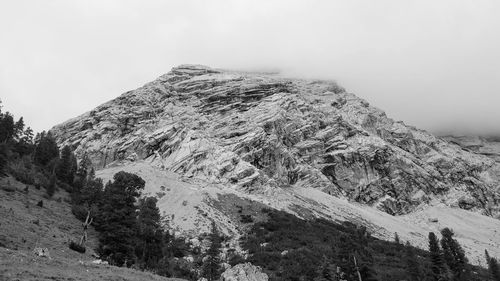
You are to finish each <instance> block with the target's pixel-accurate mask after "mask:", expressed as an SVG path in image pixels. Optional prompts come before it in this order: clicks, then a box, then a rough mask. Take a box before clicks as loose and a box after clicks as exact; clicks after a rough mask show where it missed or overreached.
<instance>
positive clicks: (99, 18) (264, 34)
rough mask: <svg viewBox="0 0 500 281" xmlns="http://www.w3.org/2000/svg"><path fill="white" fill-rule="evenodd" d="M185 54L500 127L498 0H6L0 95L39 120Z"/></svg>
mask: <svg viewBox="0 0 500 281" xmlns="http://www.w3.org/2000/svg"><path fill="white" fill-rule="evenodd" d="M182 63H197V64H205V65H209V66H213V67H222V68H236V69H281V70H282V71H283V72H284V73H287V75H292V76H305V77H311V78H327V79H333V80H337V81H338V82H339V83H340V84H341V85H343V86H344V87H345V88H347V89H348V90H349V91H351V92H353V93H355V94H357V95H358V96H360V97H363V98H365V99H367V100H368V101H369V102H370V103H371V104H372V105H375V106H377V107H379V108H382V109H383V110H385V111H386V112H387V114H388V115H389V116H391V117H393V118H395V119H398V120H403V121H405V123H407V124H412V125H416V126H418V127H421V128H424V129H428V130H431V131H434V132H435V131H453V130H455V131H458V132H474V133H496V134H500V109H499V107H500V1H496V0H492V1H481V0H471V1H457V0H450V1H434V0H433V1H422V0H419V1H402V0H394V1H381V0H377V1H373V0H366V1H352V0H346V1H327V0H325V1H311V0H308V1H290V0H283V1H269V0H266V1H256V0H248V1H233V0H231V1H229V0H226V1H208V0H203V1H186V0H182V1H181V0H179V1H124V0H116V1H106V0H98V1H89V0H81V1H69V0H47V1H36V0H34V1H23V0H12V1H6V0H0V99H1V100H2V101H3V105H4V110H9V111H11V112H13V113H14V114H15V115H16V116H17V117H19V116H24V117H25V119H26V120H27V122H28V123H29V124H30V125H32V127H34V129H35V130H36V131H40V130H44V129H49V128H50V127H52V126H53V125H55V124H57V123H60V122H63V121H65V120H66V119H69V118H71V117H74V116H77V115H79V114H81V113H83V112H86V111H88V110H90V109H92V108H94V107H95V106H97V105H99V104H101V103H103V102H105V101H107V100H110V99H112V98H114V97H116V96H118V95H120V94H121V93H123V92H125V91H127V90H131V89H135V88H137V87H139V86H141V85H143V84H144V83H146V82H148V81H151V80H153V79H155V78H156V77H158V76H160V75H161V74H163V73H166V72H168V71H169V70H170V68H172V67H173V66H176V65H178V64H182Z"/></svg>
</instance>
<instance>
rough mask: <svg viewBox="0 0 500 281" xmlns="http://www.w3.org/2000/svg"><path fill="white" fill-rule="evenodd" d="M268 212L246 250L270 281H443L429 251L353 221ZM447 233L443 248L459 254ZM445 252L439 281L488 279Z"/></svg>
mask: <svg viewBox="0 0 500 281" xmlns="http://www.w3.org/2000/svg"><path fill="white" fill-rule="evenodd" d="M263 212H265V213H266V214H267V215H268V220H267V221H264V222H258V223H256V224H254V225H253V227H252V228H251V230H250V232H249V233H248V235H247V236H246V237H244V238H243V239H242V245H243V247H244V248H245V249H246V250H248V252H249V254H250V256H249V258H248V261H250V262H252V263H253V264H255V265H259V266H261V267H262V268H263V269H264V271H265V272H266V273H268V275H269V276H270V279H271V280H348V281H350V280H359V279H358V278H359V277H358V272H359V275H361V278H362V280H365V281H366V280H384V281H391V280H438V279H435V275H434V274H433V272H432V270H431V269H432V268H433V264H434V262H433V260H432V256H431V255H430V254H429V252H427V251H423V250H420V249H417V248H414V247H412V246H411V245H409V244H408V243H406V245H404V244H402V242H401V241H394V242H388V241H382V240H379V239H376V238H374V237H371V236H370V234H369V233H368V232H367V231H366V229H365V228H363V227H358V226H356V225H354V224H351V223H348V222H344V223H334V222H330V221H326V220H323V219H313V220H302V219H299V218H297V217H295V216H293V215H291V214H288V213H285V212H281V211H275V210H269V209H264V210H263ZM444 232H445V235H443V239H442V240H441V241H442V244H443V245H444V244H446V245H447V249H450V248H454V249H455V250H452V252H455V253H458V252H460V250H458V249H459V245H458V244H456V240H455V241H453V238H452V235H451V236H450V232H448V231H444ZM434 236H435V235H434ZM452 244H453V245H452ZM451 245H452V246H451ZM446 251H448V250H445V251H444V253H443V251H441V250H440V249H439V245H438V250H437V253H438V256H439V261H438V262H439V268H440V270H441V271H439V272H438V273H439V274H440V272H444V271H446V274H443V276H442V278H441V279H439V280H488V277H487V273H486V271H485V270H484V269H480V268H477V267H473V266H471V265H469V264H467V263H460V262H458V263H457V262H456V261H457V260H459V259H460V258H462V257H460V258H459V259H455V258H454V257H449V256H448V258H445V257H446V256H447V254H446ZM447 259H448V260H447ZM354 260H356V264H355V263H354ZM452 265H455V266H458V267H460V266H462V267H463V268H460V269H459V270H462V269H464V270H466V272H467V273H469V272H470V274H469V275H467V277H465V273H464V274H463V276H461V275H460V274H456V272H458V271H459V270H457V269H456V268H454V267H452ZM464 272H465V271H464ZM341 277H342V278H344V279H340V278H341ZM335 278H337V279H335Z"/></svg>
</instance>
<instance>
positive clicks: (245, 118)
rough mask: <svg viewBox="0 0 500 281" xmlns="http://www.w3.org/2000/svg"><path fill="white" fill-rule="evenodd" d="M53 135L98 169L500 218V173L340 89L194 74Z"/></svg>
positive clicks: (131, 95) (401, 209) (260, 77)
mask: <svg viewBox="0 0 500 281" xmlns="http://www.w3.org/2000/svg"><path fill="white" fill-rule="evenodd" d="M52 132H53V133H54V135H55V136H56V138H57V141H58V143H59V144H60V145H71V147H73V148H74V149H76V153H77V155H78V156H80V157H81V156H83V154H84V153H87V154H88V156H89V157H90V159H91V160H92V162H93V165H94V166H95V167H96V168H98V169H102V168H106V167H110V166H113V165H117V164H120V165H126V163H132V162H134V161H141V160H146V161H148V162H149V163H152V165H155V166H157V167H159V168H161V169H165V170H169V171H172V172H175V173H177V174H180V175H182V176H184V177H187V178H194V179H199V180H203V181H205V182H207V183H212V184H221V185H223V186H227V187H230V188H233V189H236V190H240V191H244V192H245V193H249V194H263V193H266V192H270V191H272V190H275V189H287V188H292V187H313V188H316V189H319V190H321V191H323V192H325V193H327V194H330V195H334V196H337V197H345V198H347V199H349V200H351V201H355V202H359V203H363V204H368V205H371V206H375V207H377V208H378V209H380V210H383V211H384V212H387V213H389V214H392V215H400V214H406V213H409V212H412V211H413V210H415V208H416V207H418V206H419V205H422V204H427V203H430V202H431V201H432V200H438V201H442V202H444V203H445V204H447V205H449V206H454V207H462V208H465V209H469V210H476V211H479V212H482V213H483V214H486V215H491V216H494V217H497V216H498V215H499V213H500V208H499V205H500V204H499V203H500V196H499V189H498V186H499V184H498V183H499V175H500V172H499V171H500V168H499V167H500V165H499V163H497V162H495V160H493V159H492V158H489V157H486V156H484V155H481V154H477V153H475V151H466V150H463V149H461V147H459V146H458V145H455V144H451V143H449V142H447V141H444V140H442V139H440V138H438V137H435V136H433V135H431V134H429V133H427V132H425V131H422V130H419V129H416V128H413V127H411V126H407V125H405V124H404V123H402V122H395V121H393V120H392V119H390V118H388V117H386V115H385V113H384V112H383V111H381V110H379V109H377V108H374V107H372V106H370V105H369V104H368V103H367V102H366V101H364V100H362V99H360V98H358V97H356V96H355V95H353V94H351V93H348V92H346V91H345V90H344V89H342V88H341V87H339V86H338V85H336V84H335V83H333V82H328V81H308V80H297V79H295V80H294V79H285V78H281V77H279V76H275V75H264V74H252V73H239V72H232V71H222V70H216V69H211V68H208V67H204V66H193V65H183V66H179V67H176V68H173V69H172V71H171V72H169V73H168V74H165V75H163V76H161V77H159V78H158V79H156V80H155V81H153V82H151V83H148V84H146V85H144V86H143V87H141V88H139V89H137V90H134V91H129V92H127V93H125V94H123V95H121V96H120V97H118V98H116V99H114V100H112V101H110V102H108V103H106V104H103V105H101V106H99V107H97V108H96V109H94V110H92V111H91V112H88V113H86V114H84V115H82V116H80V117H77V118H75V119H72V120H69V121H67V122H65V123H63V124H61V125H58V126H56V127H54V128H53V129H52Z"/></svg>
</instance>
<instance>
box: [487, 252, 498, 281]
mask: <svg viewBox="0 0 500 281" xmlns="http://www.w3.org/2000/svg"><path fill="white" fill-rule="evenodd" d="M484 253H485V256H486V263H487V265H488V272H489V274H490V277H491V280H493V281H500V267H499V266H498V261H497V259H495V258H492V257H490V255H489V253H488V251H487V250H484Z"/></svg>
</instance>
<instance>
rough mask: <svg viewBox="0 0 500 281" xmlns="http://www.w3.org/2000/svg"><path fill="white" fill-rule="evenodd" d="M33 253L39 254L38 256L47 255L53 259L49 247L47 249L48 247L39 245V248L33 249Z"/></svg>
mask: <svg viewBox="0 0 500 281" xmlns="http://www.w3.org/2000/svg"><path fill="white" fill-rule="evenodd" d="M33 254H34V255H35V256H38V257H46V258H49V259H51V257H50V253H49V249H47V248H39V247H37V248H35V249H33Z"/></svg>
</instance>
